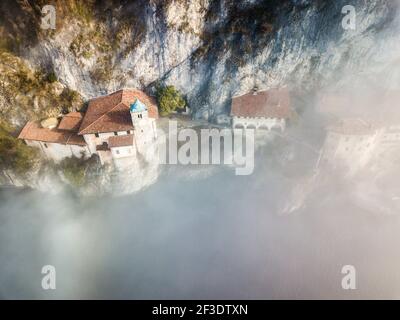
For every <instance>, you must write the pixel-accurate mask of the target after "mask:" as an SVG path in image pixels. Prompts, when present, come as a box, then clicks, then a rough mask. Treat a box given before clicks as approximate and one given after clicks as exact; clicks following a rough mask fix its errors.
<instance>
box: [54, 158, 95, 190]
mask: <svg viewBox="0 0 400 320" xmlns="http://www.w3.org/2000/svg"><path fill="white" fill-rule="evenodd" d="M92 164H93V159H92V158H90V159H83V158H76V157H71V158H65V159H64V160H62V161H61V162H60V163H59V164H58V165H57V167H58V168H60V169H61V171H62V173H63V174H64V176H65V178H66V179H67V180H68V181H69V182H70V183H71V184H72V185H73V186H74V187H81V186H83V185H84V183H85V182H86V173H87V171H88V169H89V168H90V166H91V165H92Z"/></svg>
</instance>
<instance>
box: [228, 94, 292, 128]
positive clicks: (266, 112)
mask: <svg viewBox="0 0 400 320" xmlns="http://www.w3.org/2000/svg"><path fill="white" fill-rule="evenodd" d="M290 115H291V112H290V97H289V93H288V90H287V89H286V88H280V89H269V90H265V91H257V90H253V92H250V93H247V94H244V95H241V96H236V97H233V98H232V105H231V117H232V127H233V128H235V129H238V128H244V129H265V130H272V129H274V128H278V129H280V130H281V131H284V130H285V128H286V124H287V121H288V119H289V118H290Z"/></svg>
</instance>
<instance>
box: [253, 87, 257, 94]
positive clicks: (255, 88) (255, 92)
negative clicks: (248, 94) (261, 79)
mask: <svg viewBox="0 0 400 320" xmlns="http://www.w3.org/2000/svg"><path fill="white" fill-rule="evenodd" d="M257 91H258V87H257V86H256V85H255V86H254V87H253V96H256V95H257Z"/></svg>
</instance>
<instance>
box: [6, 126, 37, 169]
mask: <svg viewBox="0 0 400 320" xmlns="http://www.w3.org/2000/svg"><path fill="white" fill-rule="evenodd" d="M38 159H39V157H38V150H37V149H35V148H32V147H29V146H27V145H26V144H25V143H24V142H23V141H22V140H19V139H17V138H14V137H13V136H11V135H10V133H9V132H8V131H7V130H5V129H4V128H2V127H0V168H1V169H3V170H12V171H13V172H15V173H16V174H19V175H23V174H26V173H27V172H28V171H29V170H30V169H32V167H34V165H35V164H36V163H37V161H38Z"/></svg>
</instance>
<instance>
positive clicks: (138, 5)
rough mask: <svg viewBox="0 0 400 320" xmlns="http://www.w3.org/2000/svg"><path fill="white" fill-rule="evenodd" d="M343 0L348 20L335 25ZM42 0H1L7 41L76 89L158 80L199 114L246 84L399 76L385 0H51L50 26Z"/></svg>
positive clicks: (394, 8)
mask: <svg viewBox="0 0 400 320" xmlns="http://www.w3.org/2000/svg"><path fill="white" fill-rule="evenodd" d="M33 3H35V4H33ZM349 4H350V5H353V6H354V8H355V10H356V28H355V30H345V29H344V28H343V27H342V19H343V18H344V17H345V14H343V13H342V8H343V7H344V6H345V5H349ZM41 5H42V3H41V2H40V1H39V2H37V1H35V2H34V1H17V3H16V4H15V5H13V6H12V10H11V9H10V5H7V4H2V9H1V11H2V13H1V15H2V16H3V17H4V21H5V22H4V23H3V26H2V30H3V32H4V33H5V34H6V37H5V38H4V39H6V40H5V43H6V44H7V45H8V47H11V48H12V49H13V52H17V54H18V55H19V56H21V57H22V58H24V59H25V61H26V63H27V64H28V65H29V66H31V67H32V68H35V69H39V68H44V69H45V70H54V73H55V74H56V76H57V78H58V80H59V82H60V83H61V84H62V85H63V86H65V87H67V88H69V89H71V90H74V91H77V92H79V93H80V94H81V95H82V96H83V97H84V98H90V97H94V96H97V95H99V94H101V93H106V92H111V91H113V90H117V89H119V88H121V87H140V88H147V89H149V90H151V88H152V86H153V85H154V83H155V82H156V81H162V82H165V83H167V84H173V85H175V86H176V87H177V88H178V89H180V90H181V91H182V92H183V93H184V94H186V95H187V98H188V101H189V103H190V104H191V106H192V108H193V109H194V110H195V111H196V113H195V116H196V117H203V118H207V117H209V116H211V117H212V116H214V115H216V114H220V113H224V112H227V111H228V105H229V99H230V98H231V96H232V95H234V94H238V93H242V92H246V91H248V90H249V89H251V88H252V87H253V86H254V85H257V86H258V87H259V88H265V87H269V86H277V85H282V84H287V85H290V86H291V87H292V88H294V89H302V90H304V89H306V90H310V89H314V88H317V87H318V88H319V87H321V86H324V85H325V86H330V85H332V84H335V86H337V87H338V86H344V85H346V81H351V83H353V82H354V79H355V78H357V77H354V76H355V75H359V78H360V79H364V78H365V74H367V75H371V76H372V77H373V75H374V74H379V73H384V74H386V75H387V76H386V77H385V80H386V82H387V83H381V85H382V86H392V87H393V86H398V83H399V82H398V81H395V80H399V74H400V73H399V70H398V69H399V68H398V67H397V69H396V68H393V63H394V62H395V61H396V59H397V54H396V52H398V49H399V46H400V44H399V41H398V36H399V27H398V26H399V24H398V18H397V16H398V15H397V12H398V3H397V1H393V0H384V1H377V0H370V1H361V0H359V1H358V0H352V1H344V0H343V1H342V0H339V1H319V0H316V1H308V0H303V1H300V0H291V1H289V0H286V1H257V0H255V1H241V2H239V1H228V0H195V1H180V0H175V1H171V0H170V1H154V0H153V1H143V0H139V1H135V2H133V3H130V2H127V1H100V4H99V2H96V5H95V4H94V2H90V1H89V2H81V1H56V3H55V7H56V10H57V19H56V22H57V24H56V29H55V30H42V29H40V9H41ZM13 19H14V21H13ZM28 28H29V30H28ZM27 31H29V32H28V34H29V38H28V36H27V35H26V33H27ZM15 32H18V33H19V34H17V39H16V34H15ZM16 42H17V43H16ZM347 75H351V77H349V78H346V76H347ZM350 78H351V80H350ZM339 80H340V81H339ZM356 80H357V79H356ZM338 81H339V83H338Z"/></svg>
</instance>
